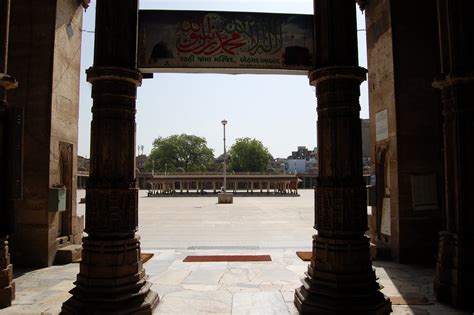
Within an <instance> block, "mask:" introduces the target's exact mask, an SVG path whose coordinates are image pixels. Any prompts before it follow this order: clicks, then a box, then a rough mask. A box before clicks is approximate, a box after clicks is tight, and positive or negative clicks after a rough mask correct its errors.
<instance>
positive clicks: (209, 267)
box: [0, 190, 470, 315]
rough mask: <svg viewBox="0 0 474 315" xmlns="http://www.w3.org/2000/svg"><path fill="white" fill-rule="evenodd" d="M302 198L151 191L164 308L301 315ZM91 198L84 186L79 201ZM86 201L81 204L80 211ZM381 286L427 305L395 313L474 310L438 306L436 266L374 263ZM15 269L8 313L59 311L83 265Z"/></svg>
mask: <svg viewBox="0 0 474 315" xmlns="http://www.w3.org/2000/svg"><path fill="white" fill-rule="evenodd" d="M300 194H301V196H300V197H280V198H279V197H235V198H234V204H231V205H228V204H217V197H215V196H214V197H207V196H206V197H179V198H159V197H158V198H157V197H146V191H141V192H140V200H139V216H140V217H139V220H140V228H139V234H140V235H141V242H142V243H141V244H142V252H146V253H153V254H154V257H153V258H152V259H151V260H150V261H148V262H147V263H145V265H144V267H145V269H146V272H147V274H148V275H149V276H150V281H151V282H152V283H153V290H154V291H156V292H158V294H159V295H160V299H161V301H160V304H159V305H158V307H157V309H156V310H155V314H211V313H212V314H297V311H296V309H295V307H294V305H293V295H294V290H295V288H297V287H299V286H300V285H301V282H300V278H301V277H303V276H304V272H305V271H306V269H307V265H308V262H303V261H301V260H300V259H299V258H298V257H297V256H296V254H295V252H296V251H298V250H306V251H310V250H311V240H312V235H313V234H314V230H313V229H312V226H313V212H314V210H313V207H314V206H313V205H314V201H313V191H311V190H303V191H300ZM83 196H84V191H79V193H78V198H80V197H83ZM83 213H84V205H82V204H79V205H78V214H83ZM188 255H270V256H271V258H272V261H271V262H209V263H187V262H183V259H184V258H185V257H186V256H188ZM374 268H375V269H376V273H377V276H378V277H379V283H380V284H381V285H382V286H383V289H382V292H383V293H385V294H386V295H387V296H389V297H393V298H394V300H395V299H396V300H399V299H400V297H403V298H405V299H411V300H414V301H421V302H422V303H423V304H427V305H393V306H392V308H393V310H394V314H439V315H442V314H470V313H466V312H462V311H458V310H455V309H453V308H451V307H449V306H446V305H442V304H439V303H437V302H436V299H435V298H434V295H433V288H432V281H433V276H434V269H433V268H428V267H420V266H412V265H400V264H397V263H394V262H382V261H375V262H374ZM14 270H15V282H16V288H17V289H16V292H17V296H16V299H15V301H14V303H13V306H12V307H10V308H7V309H3V310H0V314H2V315H3V314H58V313H59V311H60V308H61V304H62V302H63V301H65V300H66V299H67V298H68V297H69V296H70V295H69V293H68V291H69V290H70V289H71V288H72V287H73V284H72V283H73V281H74V280H75V277H76V274H77V273H78V270H79V265H78V264H69V265H64V266H53V267H49V268H43V269H38V270H33V271H29V270H19V269H14Z"/></svg>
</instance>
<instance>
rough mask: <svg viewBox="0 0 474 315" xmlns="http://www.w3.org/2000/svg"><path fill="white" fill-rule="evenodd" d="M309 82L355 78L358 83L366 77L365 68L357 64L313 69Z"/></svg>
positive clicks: (314, 83)
mask: <svg viewBox="0 0 474 315" xmlns="http://www.w3.org/2000/svg"><path fill="white" fill-rule="evenodd" d="M308 77H309V83H310V84H311V85H312V86H316V85H317V84H319V83H321V82H323V81H326V80H341V79H344V80H355V81H359V82H360V83H362V82H364V81H365V80H366V78H367V69H365V68H362V67H357V66H335V67H325V68H320V69H315V70H313V71H310V73H309V75H308Z"/></svg>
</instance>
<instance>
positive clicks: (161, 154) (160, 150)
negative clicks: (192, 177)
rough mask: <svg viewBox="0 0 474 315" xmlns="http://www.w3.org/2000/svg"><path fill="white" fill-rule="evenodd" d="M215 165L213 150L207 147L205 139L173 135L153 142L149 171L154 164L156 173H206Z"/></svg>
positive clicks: (148, 162) (148, 163) (148, 164)
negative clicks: (180, 171) (178, 171)
mask: <svg viewBox="0 0 474 315" xmlns="http://www.w3.org/2000/svg"><path fill="white" fill-rule="evenodd" d="M212 163H214V153H213V150H212V149H210V148H208V147H207V141H206V139H204V138H201V137H198V136H194V135H187V134H181V135H172V136H169V137H166V138H163V137H158V138H156V139H155V140H154V141H153V148H152V150H151V153H150V156H149V159H148V161H147V169H149V170H151V169H152V168H153V164H154V170H155V171H169V172H175V171H177V170H181V169H182V170H184V171H185V172H198V171H206V170H207V168H208V166H210V165H211V164H212Z"/></svg>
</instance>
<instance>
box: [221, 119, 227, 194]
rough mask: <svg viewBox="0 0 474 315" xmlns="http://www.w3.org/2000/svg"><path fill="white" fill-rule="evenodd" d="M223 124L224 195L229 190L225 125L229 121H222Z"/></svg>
mask: <svg viewBox="0 0 474 315" xmlns="http://www.w3.org/2000/svg"><path fill="white" fill-rule="evenodd" d="M221 123H222V126H223V127H224V193H225V192H226V189H227V178H226V173H227V170H226V161H227V154H226V150H225V125H227V120H225V119H224V120H222V121H221Z"/></svg>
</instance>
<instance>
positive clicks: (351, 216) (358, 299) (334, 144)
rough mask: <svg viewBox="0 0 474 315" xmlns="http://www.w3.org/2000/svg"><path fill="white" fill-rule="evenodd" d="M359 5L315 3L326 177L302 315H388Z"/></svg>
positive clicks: (300, 300) (299, 295)
mask: <svg viewBox="0 0 474 315" xmlns="http://www.w3.org/2000/svg"><path fill="white" fill-rule="evenodd" d="M355 10H356V6H355V2H354V1H351V0H315V1H314V11H315V15H314V18H315V70H314V71H312V72H311V73H310V83H311V84H312V85H314V86H316V95H317V100H318V104H317V111H318V127H317V129H318V130H317V137H318V163H319V165H318V166H319V175H318V178H317V183H316V190H315V225H314V227H315V229H316V230H317V232H318V233H317V235H315V236H314V237H313V257H312V259H311V264H310V265H309V266H308V272H307V277H306V278H305V279H304V280H303V286H302V287H300V288H299V289H297V290H296V293H295V305H296V307H297V308H298V310H299V312H300V313H302V314H345V313H356V314H388V313H390V311H391V307H390V302H389V301H387V300H386V299H385V297H384V296H383V294H382V293H380V291H379V286H378V284H377V282H376V277H375V273H374V271H373V268H372V264H371V261H370V253H369V240H368V238H367V237H365V236H364V233H365V231H366V230H367V229H368V227H367V207H366V197H365V185H364V181H363V177H362V136H361V133H362V132H361V121H360V117H359V112H360V105H359V96H360V83H361V82H363V81H364V80H365V77H366V70H365V69H363V68H360V67H358V55H357V33H356V31H357V27H356V15H355V14H356V13H355V12H356V11H355Z"/></svg>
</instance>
